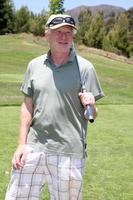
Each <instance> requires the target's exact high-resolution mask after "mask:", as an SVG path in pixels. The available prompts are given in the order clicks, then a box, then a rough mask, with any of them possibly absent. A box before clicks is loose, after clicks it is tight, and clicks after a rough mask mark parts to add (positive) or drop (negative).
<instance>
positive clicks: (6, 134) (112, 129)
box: [0, 105, 133, 200]
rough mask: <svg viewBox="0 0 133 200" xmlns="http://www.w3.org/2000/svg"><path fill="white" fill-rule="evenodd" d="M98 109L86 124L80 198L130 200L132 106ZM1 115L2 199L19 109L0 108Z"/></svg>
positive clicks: (131, 193) (7, 176) (13, 146)
mask: <svg viewBox="0 0 133 200" xmlns="http://www.w3.org/2000/svg"><path fill="white" fill-rule="evenodd" d="M99 110H100V114H99V117H98V118H97V119H96V121H95V123H94V124H89V133H88V136H87V143H88V157H87V161H86V168H85V176H84V190H83V194H84V198H83V199H85V200H88V199H89V200H132V199H133V190H132V188H133V181H132V180H133V171H132V169H133V162H132V155H133V148H132V144H133V135H132V130H133V125H132V117H131V116H132V113H133V105H117V106H116V105H99ZM0 116H1V121H0V138H2V140H0V147H1V148H0V160H1V161H0V162H1V164H0V179H1V182H0V197H1V200H2V199H4V192H5V189H6V185H7V183H8V180H9V172H10V167H11V157H12V154H13V152H14V150H15V148H16V144H17V136H18V118H19V107H15V106H14V107H0ZM3 191H4V192H3ZM46 191H47V190H46ZM42 200H48V192H44V193H43V196H42Z"/></svg>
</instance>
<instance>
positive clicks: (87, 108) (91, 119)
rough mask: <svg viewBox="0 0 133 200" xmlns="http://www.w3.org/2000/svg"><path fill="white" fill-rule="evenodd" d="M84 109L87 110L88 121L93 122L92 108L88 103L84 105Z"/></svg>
mask: <svg viewBox="0 0 133 200" xmlns="http://www.w3.org/2000/svg"><path fill="white" fill-rule="evenodd" d="M86 110H87V115H88V119H89V122H91V123H93V122H94V118H93V110H92V108H91V107H90V106H89V105H87V106H86Z"/></svg>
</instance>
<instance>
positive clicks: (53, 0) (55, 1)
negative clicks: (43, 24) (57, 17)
mask: <svg viewBox="0 0 133 200" xmlns="http://www.w3.org/2000/svg"><path fill="white" fill-rule="evenodd" d="M63 5H64V0H49V9H50V11H49V13H50V15H51V14H58V13H64V12H65V9H64V7H63Z"/></svg>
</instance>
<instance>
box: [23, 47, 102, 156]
mask: <svg viewBox="0 0 133 200" xmlns="http://www.w3.org/2000/svg"><path fill="white" fill-rule="evenodd" d="M77 58H78V62H79V65H80V70H81V73H82V76H83V77H84V80H85V85H86V89H87V91H89V92H92V93H93V95H94V96H95V99H96V100H98V99H100V98H102V97H103V96H104V94H103V92H102V89H101V87H100V84H99V81H98V79H97V75H96V72H95V70H94V68H93V66H92V64H91V63H90V62H89V61H87V60H86V59H84V58H82V57H80V56H77ZM80 89H81V85H80V76H79V69H78V65H77V61H76V57H75V52H74V51H73V50H71V51H70V57H69V60H68V62H67V63H65V64H63V65H61V66H58V67H56V66H54V64H53V63H52V62H51V59H50V51H49V52H48V54H45V55H42V56H40V57H37V58H35V59H33V60H32V61H31V62H30V63H29V65H28V68H27V71H26V74H25V78H24V82H23V84H22V87H21V91H22V92H23V93H24V94H25V95H28V96H30V97H32V98H33V103H34V113H33V120H32V125H31V127H30V130H29V133H28V137H27V144H29V145H30V146H31V147H33V148H34V150H35V151H46V152H48V153H55V154H63V155H66V156H67V155H73V156H75V157H79V158H80V157H82V156H83V151H84V148H83V143H84V142H83V135H84V137H85V135H86V132H87V121H86V120H85V119H84V110H83V107H82V105H81V102H80V99H79V96H78V93H79V92H80Z"/></svg>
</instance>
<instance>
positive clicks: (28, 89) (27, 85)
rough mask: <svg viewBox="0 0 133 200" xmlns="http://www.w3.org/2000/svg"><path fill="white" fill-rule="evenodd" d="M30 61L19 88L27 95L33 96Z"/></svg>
mask: <svg viewBox="0 0 133 200" xmlns="http://www.w3.org/2000/svg"><path fill="white" fill-rule="evenodd" d="M31 66H32V65H31V63H29V65H28V67H27V70H26V73H25V76H24V80H23V83H22V85H21V88H20V90H21V91H22V92H23V93H24V94H25V95H27V96H30V97H32V96H33V89H32V70H31Z"/></svg>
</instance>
